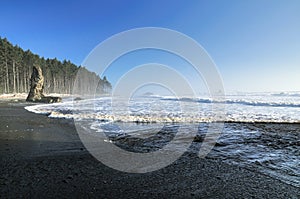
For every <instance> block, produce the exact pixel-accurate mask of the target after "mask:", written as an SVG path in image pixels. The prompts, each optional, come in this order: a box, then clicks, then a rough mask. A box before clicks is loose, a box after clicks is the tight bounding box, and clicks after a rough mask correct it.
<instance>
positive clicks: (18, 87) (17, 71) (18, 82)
mask: <svg viewBox="0 0 300 199" xmlns="http://www.w3.org/2000/svg"><path fill="white" fill-rule="evenodd" d="M16 80H17V93H20V81H19V67H18V66H17V65H16Z"/></svg>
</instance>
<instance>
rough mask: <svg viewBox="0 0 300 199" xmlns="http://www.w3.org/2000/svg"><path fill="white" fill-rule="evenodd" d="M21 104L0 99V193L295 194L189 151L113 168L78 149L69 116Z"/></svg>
mask: <svg viewBox="0 0 300 199" xmlns="http://www.w3.org/2000/svg"><path fill="white" fill-rule="evenodd" d="M25 106H28V104H27V103H25V101H24V100H18V102H15V101H10V100H5V101H1V102H0V110H1V111H0V122H1V126H0V142H1V144H0V146H1V147H0V153H1V154H0V157H1V163H0V166H1V173H0V196H1V198H16V197H23V198H24V197H25V198H29V197H31V198H41V197H43V198H57V197H60V198H74V196H76V197H90V198H299V197H300V189H299V188H298V187H296V186H292V185H289V184H286V183H284V182H282V181H280V180H278V179H275V178H272V177H270V176H267V175H265V174H262V173H261V172H259V171H258V170H255V169H248V168H245V167H241V166H238V165H233V164H229V163H227V162H225V161H224V160H222V159H219V158H212V157H210V158H209V157H208V158H204V159H200V158H199V157H198V156H197V154H195V153H192V152H186V153H185V154H184V155H183V156H182V157H181V158H179V159H178V160H177V161H175V162H174V163H173V164H171V165H169V166H168V167H165V168H163V169H160V170H158V171H154V172H150V173H145V174H132V173H124V172H120V171H117V170H114V169H112V168H109V167H107V166H105V165H103V164H102V163H101V162H99V161H98V160H97V159H95V158H94V157H93V156H92V155H91V154H90V153H89V152H88V151H87V150H86V149H85V147H84V145H83V144H82V143H81V141H80V138H79V136H78V134H77V132H76V129H75V126H74V122H73V121H72V119H55V118H48V117H47V116H45V115H39V114H34V113H30V112H28V111H27V110H25V109H24V107H25ZM249 125H250V126H251V124H249ZM290 125H291V126H292V125H293V124H290ZM279 127H280V126H278V128H279ZM294 127H295V128H296V129H298V130H300V129H299V125H294ZM282 128H284V127H282ZM277 130H280V129H277ZM282 130H284V129H282Z"/></svg>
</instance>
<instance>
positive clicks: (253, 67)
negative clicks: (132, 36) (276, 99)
mask: <svg viewBox="0 0 300 199" xmlns="http://www.w3.org/2000/svg"><path fill="white" fill-rule="evenodd" d="M299 10H300V1H298V0H288V1H284V0H282V1H279V0H257V1H255V0H251V1H250V0H245V1H231V0H228V1H214V0H212V1H209V0H207V1H200V0H199V1H169V0H165V1H158V0H153V1H121V0H119V1H115V0H108V1H89V0H85V1H83V0H80V1H78V0H77V1H76V0H74V1H71V0H69V1H55V0H53V1H14V0H10V1H8V0H7V1H6V0H5V1H1V6H0V24H1V25H0V36H1V37H7V38H8V40H9V41H11V42H12V43H13V44H18V45H19V46H21V47H22V48H23V49H30V50H31V51H33V52H34V53H37V54H39V55H41V56H44V57H47V58H48V57H49V58H54V57H57V58H58V59H60V60H63V59H69V60H71V61H72V62H74V63H75V64H77V65H80V64H81V63H82V62H83V60H84V58H85V57H86V56H87V55H88V54H89V52H90V51H91V50H92V49H93V48H94V47H96V46H97V45H98V44H99V43H100V42H102V41H104V40H105V39H107V38H109V37H110V36H112V35H114V34H117V33H119V32H122V31H125V30H128V29H132V28H139V27H147V26H152V27H153V26H154V27H164V28H169V29H173V30H176V31H179V32H182V33H184V34H186V35H188V36H190V37H191V38H193V39H195V40H196V41H197V42H198V43H199V44H201V45H202V46H203V47H204V48H205V49H206V51H207V52H208V53H209V55H210V56H211V57H212V59H213V60H214V62H215V63H216V65H217V67H218V69H219V71H220V73H221V75H222V78H223V81H224V86H225V89H226V90H227V91H231V90H239V91H300V78H299V76H300V22H299V21H300V12H299ZM146 61H147V60H146ZM117 73H118V70H116V69H115V70H111V71H110V73H108V78H110V79H112V81H113V83H114V82H116V79H117V78H116V77H118V75H120V74H117Z"/></svg>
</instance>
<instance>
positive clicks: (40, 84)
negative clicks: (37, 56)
mask: <svg viewBox="0 0 300 199" xmlns="http://www.w3.org/2000/svg"><path fill="white" fill-rule="evenodd" d="M43 90H44V76H43V74H42V69H41V68H40V67H39V66H38V65H34V66H33V70H32V74H31V78H30V91H29V94H28V96H27V99H26V101H28V102H42V103H55V102H61V98H60V97H52V96H45V95H44V94H43Z"/></svg>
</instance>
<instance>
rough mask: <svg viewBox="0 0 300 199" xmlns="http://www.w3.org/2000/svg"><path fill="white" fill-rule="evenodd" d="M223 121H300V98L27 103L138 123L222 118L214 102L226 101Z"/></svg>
mask: <svg viewBox="0 0 300 199" xmlns="http://www.w3.org/2000/svg"><path fill="white" fill-rule="evenodd" d="M224 103H225V105H226V106H225V107H226V112H225V115H226V117H225V118H224V119H223V120H222V121H224V122H277V123H281V122H286V123H298V122H300V100H299V96H298V94H297V93H293V94H290V93H285V94H282V93H281V94H278V95H277V94H247V95H245V94H243V95H229V96H227V97H226V100H225V101H216V100H215V101H214V100H212V99H210V98H209V97H199V98H189V97H182V98H175V97H172V96H171V97H158V96H155V97H153V96H149V97H143V98H135V99H134V100H130V101H124V100H114V99H113V100H112V99H111V98H109V97H103V98H97V99H88V100H81V101H74V103H73V102H72V101H67V102H64V103H57V104H43V105H34V106H28V107H26V109H27V110H28V111H31V112H34V113H39V114H47V115H48V116H49V117H52V118H75V119H96V120H103V121H110V122H115V121H117V122H135V123H198V122H214V121H219V120H220V119H219V118H218V117H217V115H216V114H215V113H214V111H212V109H211V106H212V104H215V105H217V104H224Z"/></svg>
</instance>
